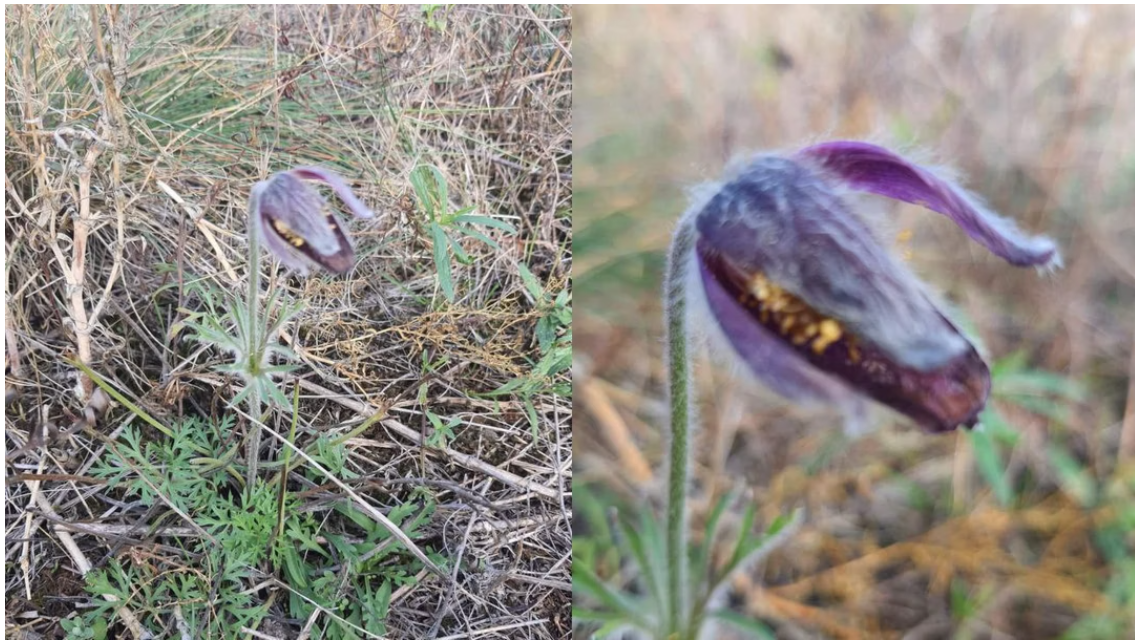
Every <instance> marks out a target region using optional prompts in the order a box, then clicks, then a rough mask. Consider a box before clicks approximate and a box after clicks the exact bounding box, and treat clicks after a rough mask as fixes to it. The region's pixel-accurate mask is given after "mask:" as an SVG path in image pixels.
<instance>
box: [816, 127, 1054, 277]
mask: <svg viewBox="0 0 1135 642" xmlns="http://www.w3.org/2000/svg"><path fill="white" fill-rule="evenodd" d="M797 158H800V159H806V160H808V161H812V162H813V163H815V164H817V165H818V166H819V167H821V168H823V169H824V170H826V171H827V172H830V173H831V174H833V175H835V176H836V177H838V178H839V179H840V180H842V181H844V182H846V183H848V184H849V185H851V186H852V187H854V188H855V189H859V190H863V191H866V192H871V193H873V194H879V195H881V196H887V197H890V198H894V199H898V200H900V201H905V202H907V203H913V204H915V205H920V206H922V207H925V208H927V209H930V210H933V211H935V212H938V213H939V214H945V215H946V216H948V217H950V219H951V220H953V221H954V223H956V224H957V225H958V226H959V227H961V228H962V229H963V230H965V233H966V234H968V235H969V237H970V238H972V239H973V240H975V241H977V242H978V243H981V244H982V245H984V246H985V247H986V248H988V249H989V250H990V251H991V252H993V253H994V254H996V255H997V256H1000V257H1001V258H1003V259H1005V260H1006V261H1008V262H1009V263H1011V264H1013V265H1018V266H1029V265H1036V266H1039V267H1053V268H1055V267H1060V265H1061V261H1060V253H1059V252H1058V251H1057V249H1056V244H1055V243H1054V242H1053V241H1052V239H1049V238H1047V237H1043V236H1032V237H1030V236H1027V235H1026V234H1025V233H1024V232H1022V231H1021V230H1020V228H1018V227H1017V225H1016V223H1014V222H1013V221H1011V220H1009V219H1006V218H1003V217H1001V216H998V215H997V214H995V213H993V212H992V211H990V210H989V209H987V208H986V207H984V206H983V205H982V204H981V203H980V201H979V200H978V199H977V198H976V197H974V196H973V195H971V194H970V193H969V192H967V191H966V190H965V189H963V188H962V187H960V186H958V185H957V184H956V183H954V182H953V181H950V180H949V179H946V178H944V177H942V176H939V175H938V174H935V173H934V172H933V171H932V170H930V169H929V168H926V167H922V166H919V165H916V164H914V163H912V162H910V161H908V160H906V159H904V158H903V157H901V156H899V155H898V154H895V153H893V152H891V151H889V150H887V149H884V148H882V147H879V146H878V145H872V144H870V143H864V142H858V141H833V142H829V143H822V144H819V145H814V146H812V147H808V148H805V149H803V150H801V151H800V152H799V153H798V154H797Z"/></svg>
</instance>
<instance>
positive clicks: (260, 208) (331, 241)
mask: <svg viewBox="0 0 1135 642" xmlns="http://www.w3.org/2000/svg"><path fill="white" fill-rule="evenodd" d="M302 179H310V180H316V181H320V182H323V183H326V184H327V185H328V186H330V187H331V189H332V190H333V191H334V192H335V193H336V194H338V195H339V198H340V199H342V201H343V203H344V204H346V205H347V207H349V208H350V210H351V211H352V212H354V214H355V216H358V217H362V218H371V217H373V216H374V213H372V212H371V211H370V209H368V208H367V206H366V205H364V204H363V202H362V201H360V200H359V199H358V197H356V196H355V194H354V193H353V192H352V191H351V188H350V187H349V186H348V185H347V183H346V182H344V181H343V179H341V178H339V176H337V175H336V174H335V173H333V172H331V171H328V170H326V169H323V168H320V167H297V168H295V169H291V170H288V171H286V172H279V173H277V174H274V175H272V177H271V178H269V179H268V180H266V181H261V182H259V183H257V184H256V185H255V186H253V188H252V196H251V199H250V205H249V209H250V212H249V215H250V217H251V220H250V223H251V224H252V226H253V227H254V228H256V234H257V235H258V236H259V238H260V241H261V243H263V244H264V245H266V246H267V247H268V250H269V251H270V252H272V254H273V255H274V256H275V257H276V258H277V259H279V260H280V262H281V263H283V264H284V265H285V266H287V267H288V268H290V269H292V270H294V271H296V272H298V273H299V274H303V275H306V274H308V273H309V272H310V271H311V270H312V269H318V268H322V269H324V270H327V271H329V272H334V273H335V274H345V273H347V272H349V271H350V270H351V268H352V267H354V265H355V249H354V247H353V246H352V245H351V238H350V237H349V236H348V235H347V231H346V229H345V228H344V227H343V222H342V221H341V220H340V219H339V217H338V216H337V215H336V214H335V213H334V212H333V211H332V210H331V209H330V207H328V205H327V202H326V201H325V200H324V199H323V196H321V195H320V194H319V192H318V191H316V190H315V189H314V188H313V187H311V186H309V185H308V184H306V183H304V182H303V180H302Z"/></svg>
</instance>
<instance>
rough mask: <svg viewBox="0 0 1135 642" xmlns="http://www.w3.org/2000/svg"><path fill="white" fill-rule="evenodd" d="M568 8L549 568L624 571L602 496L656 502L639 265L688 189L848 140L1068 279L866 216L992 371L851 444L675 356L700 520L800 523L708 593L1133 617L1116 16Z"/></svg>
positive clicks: (827, 627) (1123, 14)
mask: <svg viewBox="0 0 1135 642" xmlns="http://www.w3.org/2000/svg"><path fill="white" fill-rule="evenodd" d="M576 21H577V24H576V29H577V33H578V34H579V35H580V36H581V37H580V39H579V40H578V41H577V42H576V43H575V47H574V54H575V56H577V57H578V61H576V70H577V71H579V76H578V77H577V78H576V79H575V83H574V96H573V100H574V147H575V154H576V156H575V163H574V195H573V209H574V244H573V249H574V251H575V253H576V257H575V259H576V262H575V265H574V270H573V278H574V286H575V288H576V296H577V297H578V302H579V303H580V305H579V306H578V308H577V312H578V315H577V318H578V319H579V324H578V326H577V328H576V338H579V339H580V341H579V343H577V344H576V345H575V347H576V348H577V350H576V351H575V366H574V385H575V392H576V395H577V396H576V401H577V403H578V404H579V408H580V409H581V410H582V412H580V413H578V415H577V417H576V421H575V424H574V426H573V432H574V437H575V457H576V459H575V462H576V463H575V470H574V475H575V478H574V492H575V494H576V503H575V506H576V507H577V508H578V509H579V510H578V512H577V513H576V518H575V519H576V525H575V539H574V544H573V546H574V563H575V564H577V565H578V564H585V565H588V566H589V567H592V569H593V570H594V571H595V572H596V573H598V574H599V575H600V576H601V577H603V578H606V579H607V580H609V581H611V582H614V583H616V584H618V583H620V582H622V583H628V582H630V581H631V580H632V579H633V575H632V573H631V572H630V571H629V570H628V569H629V568H630V566H629V564H628V563H627V561H626V560H625V559H620V557H619V555H618V553H617V550H616V548H615V545H614V542H613V541H612V537H611V535H610V531H609V529H608V528H607V527H606V524H607V521H608V520H609V519H610V514H611V511H612V510H620V511H634V510H636V509H638V510H641V509H642V507H645V506H653V507H654V508H655V509H657V508H659V507H660V506H661V500H662V493H661V492H660V489H661V487H662V486H661V484H662V480H661V476H660V474H659V473H657V472H655V471H656V470H660V469H661V468H660V462H661V460H662V453H663V450H664V447H665V442H664V438H663V434H662V432H661V430H662V428H663V427H664V426H665V425H666V424H665V422H666V416H667V411H666V407H665V402H666V398H665V389H664V374H665V371H664V367H663V362H662V352H663V351H662V347H663V344H662V337H663V334H662V327H661V309H660V296H659V294H660V291H661V282H660V277H661V274H662V270H663V266H664V256H665V250H666V246H667V243H668V241H669V235H670V233H671V231H672V230H673V228H674V223H675V221H676V220H677V218H678V216H679V215H680V214H681V212H682V211H683V209H684V208H685V207H686V198H685V195H684V190H685V189H686V188H687V187H690V186H692V185H696V184H697V183H699V182H701V181H705V180H711V179H714V178H716V177H718V176H719V175H720V174H721V172H722V170H723V168H724V166H725V164H726V163H727V162H728V161H729V160H730V159H732V158H734V157H735V156H736V155H738V154H742V153H746V152H752V151H758V150H769V149H792V148H796V147H799V146H802V145H804V144H808V143H810V142H815V141H819V140H825V139H831V138H868V139H870V140H872V141H875V142H879V143H882V144H885V145H888V146H891V147H897V148H900V149H904V150H907V151H911V150H915V151H917V152H918V153H919V154H920V158H927V157H929V158H931V159H932V160H933V161H935V162H939V163H942V164H946V165H949V166H952V167H954V168H955V169H957V170H958V172H959V173H960V174H961V175H962V176H963V177H964V181H963V182H964V184H966V185H967V186H968V187H969V188H970V189H972V190H973V191H975V192H977V193H979V194H981V195H982V196H983V197H984V198H986V199H987V200H988V202H989V203H990V204H991V205H992V207H993V208H994V209H996V210H997V211H999V212H1001V213H1003V214H1005V215H1007V216H1009V217H1011V218H1013V219H1015V220H1016V221H1017V222H1018V223H1019V224H1020V225H1021V227H1022V228H1024V229H1025V230H1028V231H1030V232H1033V233H1044V234H1048V235H1051V236H1053V237H1055V238H1056V239H1058V241H1059V242H1060V245H1061V247H1062V250H1063V253H1064V256H1065V269H1064V270H1062V271H1060V272H1058V273H1056V274H1054V275H1038V274H1037V273H1036V272H1035V271H1033V270H1020V269H1015V268H1012V267H1009V266H1007V265H1006V264H1005V263H1003V262H1001V261H1000V260H999V259H997V258H995V257H993V256H992V255H990V254H989V253H988V252H987V251H985V250H984V249H983V248H981V247H980V246H977V245H976V244H974V243H972V242H970V241H968V239H966V238H965V236H964V235H963V234H962V233H961V232H960V231H959V230H958V229H957V228H955V227H954V226H953V225H952V224H951V223H950V222H949V221H948V220H947V219H945V217H942V216H938V215H935V214H932V213H928V212H926V211H924V210H920V209H919V208H916V207H910V206H900V205H889V206H886V207H888V208H889V209H888V210H886V211H887V212H888V213H889V214H890V215H891V216H892V217H893V218H892V219H891V221H892V225H893V227H894V229H895V230H896V231H898V232H900V233H897V234H896V235H895V237H896V238H893V239H884V240H885V241H887V242H894V244H895V247H896V252H898V253H899V255H900V256H902V257H903V258H904V259H905V260H907V261H908V262H909V264H910V265H911V267H912V268H913V269H914V270H915V272H916V273H917V274H919V275H920V276H922V277H923V278H924V279H925V280H926V281H928V282H929V283H931V284H933V286H934V287H936V288H937V289H938V290H939V291H940V292H941V293H942V295H943V296H944V297H945V298H946V299H948V300H949V301H950V302H951V303H952V304H954V305H955V306H956V308H957V310H958V316H959V317H960V319H961V320H962V322H963V323H964V324H965V325H967V326H968V327H969V328H970V329H971V331H972V332H973V333H974V334H976V335H977V337H979V339H980V342H981V343H982V344H983V346H984V348H985V351H986V354H987V356H988V358H989V360H990V362H991V365H992V367H993V372H994V398H993V400H992V401H991V403H990V408H991V411H990V412H989V413H987V415H986V428H987V430H986V431H985V432H984V433H982V434H979V435H973V434H969V433H964V432H962V433H957V434H948V435H940V436H933V435H924V434H922V433H921V432H919V431H918V429H917V428H915V427H914V426H913V425H912V424H910V422H908V421H906V420H903V419H901V418H899V417H897V416H895V415H893V414H886V413H882V412H878V413H876V417H875V419H876V420H875V422H874V424H875V426H876V429H875V430H874V432H872V433H871V434H869V435H867V436H866V437H864V438H861V439H857V440H854V441H848V440H847V439H846V438H844V437H843V436H842V434H841V432H840V429H839V426H840V423H839V420H838V418H837V417H836V416H835V415H833V414H825V413H823V412H819V413H817V412H815V411H809V412H803V411H801V410H799V409H796V408H793V407H792V406H791V405H790V404H788V403H787V402H784V401H782V400H779V399H777V398H775V397H772V396H770V395H768V394H762V393H761V392H760V391H754V390H753V389H752V386H751V385H749V384H746V383H745V382H743V381H739V380H737V379H735V378H734V377H733V376H731V374H730V373H728V372H723V371H719V370H716V369H715V368H714V367H713V364H711V363H708V362H707V361H706V360H705V359H701V360H700V363H699V365H700V368H699V370H698V374H699V377H698V379H699V382H700V384H701V386H700V387H701V402H702V403H701V409H702V412H701V415H702V430H701V432H700V435H699V440H698V443H697V449H696V451H695V453H696V454H695V460H694V463H693V468H692V470H693V475H694V484H693V486H694V490H693V491H691V492H692V493H693V496H692V503H691V514H692V518H693V520H694V522H695V524H702V523H704V520H705V518H706V512H707V510H708V508H709V507H710V506H711V505H712V503H713V501H714V500H715V499H716V498H718V497H720V496H721V494H722V493H724V492H725V491H729V490H733V491H737V490H740V491H743V492H745V493H747V495H746V497H747V498H749V499H750V501H753V502H756V503H757V504H758V505H759V506H760V510H759V512H758V515H759V517H758V522H760V523H758V524H757V525H756V527H757V528H762V527H763V525H767V524H768V523H769V522H770V521H771V520H773V519H774V518H775V517H776V516H778V515H781V514H785V513H787V512H789V511H791V510H792V509H794V508H797V507H803V508H804V509H806V514H807V518H806V522H805V524H804V527H803V529H802V530H801V531H800V533H799V534H798V535H796V536H795V537H794V538H793V539H792V540H791V541H790V542H789V543H788V544H787V545H786V546H785V547H783V548H782V549H780V550H779V551H778V552H777V553H775V554H774V555H773V556H772V557H771V558H769V559H768V560H767V562H766V563H764V564H763V565H762V566H761V567H760V568H758V569H757V570H756V571H755V572H754V573H753V574H752V575H751V576H749V577H746V578H742V579H741V580H740V581H738V582H737V583H736V584H735V586H734V587H733V588H734V592H733V596H732V597H731V603H730V605H731V606H732V607H733V608H734V609H736V610H737V611H739V612H741V613H743V614H745V615H746V616H748V617H750V618H754V619H756V620H758V621H759V622H761V623H763V626H765V627H766V630H767V633H768V634H769V635H776V636H779V637H838V638H854V637H872V638H901V637H915V638H918V637H923V638H936V637H978V638H990V637H1037V638H1045V637H1054V636H1062V635H1063V636H1069V637H1131V636H1132V635H1135V624H1133V618H1132V613H1133V612H1135V537H1133V535H1132V532H1133V530H1135V471H1133V468H1135V407H1133V406H1135V390H1133V387H1132V383H1131V381H1132V380H1131V372H1132V370H1135V356H1133V349H1132V348H1133V344H1135V317H1133V315H1132V309H1133V306H1132V303H1133V301H1135V213H1133V211H1132V196H1133V195H1135V120H1133V119H1132V117H1131V114H1135V41H1133V40H1132V38H1131V34H1132V33H1135V10H1132V9H1129V8H1128V9H1123V8H1107V9H1104V8H1055V7H1051V8H1023V7H1020V8H996V7H977V8H961V7H957V8H954V7H933V8H929V7H928V8H916V7H868V8H856V7H840V8H816V7H813V8H808V7H793V8H785V7H755V8H733V7H730V8H710V7H651V8H646V7H597V6H587V7H581V8H579V9H578V10H577V12H576ZM728 519H732V520H733V523H734V527H736V524H737V523H738V522H739V521H740V517H739V516H731V517H730V518H728ZM697 532H698V527H697V526H695V539H696V537H697ZM577 606H579V605H577ZM587 633H588V631H587V630H585V629H582V628H580V625H578V624H577V630H576V635H577V636H580V635H586V634H587Z"/></svg>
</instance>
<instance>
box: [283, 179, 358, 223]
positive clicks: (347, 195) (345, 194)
mask: <svg viewBox="0 0 1135 642" xmlns="http://www.w3.org/2000/svg"><path fill="white" fill-rule="evenodd" d="M291 173H292V174H294V175H296V176H298V177H300V178H306V179H308V180H315V181H320V182H323V183H326V184H327V186H328V187H330V188H331V189H332V191H334V192H335V194H337V195H338V196H339V198H340V199H342V200H343V203H344V204H345V205H346V206H347V207H349V208H350V209H351V212H353V213H354V215H355V216H357V217H359V218H374V212H372V211H371V210H370V208H368V207H367V206H366V204H364V203H363V202H362V201H361V200H359V198H358V197H357V196H355V193H354V192H353V191H352V190H351V187H350V186H349V185H347V182H346V181H344V180H343V179H342V178H339V175H338V174H336V173H335V172H332V171H331V170H328V169H323V168H322V167H296V168H294V169H292V170H291Z"/></svg>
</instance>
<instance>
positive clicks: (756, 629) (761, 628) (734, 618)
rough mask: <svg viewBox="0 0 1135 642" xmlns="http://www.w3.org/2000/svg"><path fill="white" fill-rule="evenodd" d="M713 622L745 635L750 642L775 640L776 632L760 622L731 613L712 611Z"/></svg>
mask: <svg viewBox="0 0 1135 642" xmlns="http://www.w3.org/2000/svg"><path fill="white" fill-rule="evenodd" d="M710 617H712V618H713V619H715V620H720V621H722V622H724V623H726V624H728V625H729V626H732V627H733V628H735V629H737V630H738V631H740V632H741V633H743V634H745V635H746V636H748V637H747V639H750V640H775V639H776V632H775V631H773V630H772V629H771V628H769V626H768V625H767V624H765V623H764V622H761V621H760V620H754V619H751V618H748V617H745V616H744V615H741V614H740V613H735V612H733V611H725V610H722V611H714V612H713V613H711V614H710Z"/></svg>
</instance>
